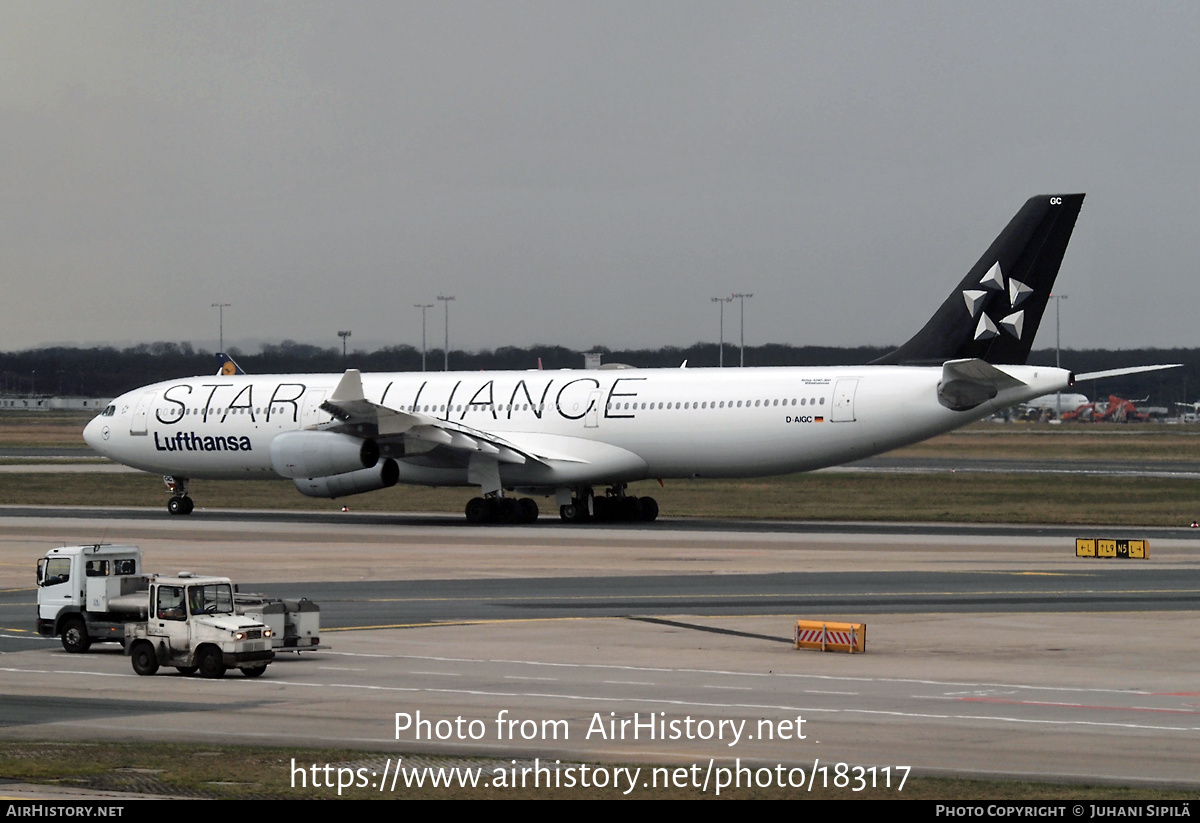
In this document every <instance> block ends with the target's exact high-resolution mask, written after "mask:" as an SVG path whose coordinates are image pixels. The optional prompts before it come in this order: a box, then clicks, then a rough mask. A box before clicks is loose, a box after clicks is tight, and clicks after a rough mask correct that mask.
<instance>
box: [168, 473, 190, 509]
mask: <svg viewBox="0 0 1200 823" xmlns="http://www.w3.org/2000/svg"><path fill="white" fill-rule="evenodd" d="M163 483H165V484H166V486H167V491H168V492H169V493H170V495H171V499H170V500H168V501H167V511H169V512H170V513H171V514H191V513H192V509H194V508H196V504H195V503H194V502H192V498H190V497H188V493H187V486H188V479H187V478H186V477H172V476H171V475H169V474H164V475H163Z"/></svg>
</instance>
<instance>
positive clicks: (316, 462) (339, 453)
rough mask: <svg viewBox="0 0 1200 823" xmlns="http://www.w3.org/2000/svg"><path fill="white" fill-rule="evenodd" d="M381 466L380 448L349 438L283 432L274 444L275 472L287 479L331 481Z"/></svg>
mask: <svg viewBox="0 0 1200 823" xmlns="http://www.w3.org/2000/svg"><path fill="white" fill-rule="evenodd" d="M378 462H379V444H377V443H376V442H375V441H374V440H370V439H367V440H364V439H363V438H361V437H351V436H350V435H348V434H338V433H337V432H320V431H293V432H281V433H280V434H277V435H275V439H274V440H272V441H271V468H273V469H275V471H276V473H277V474H279V475H281V476H283V477H292V478H301V477H327V476H329V475H334V474H345V473H347V472H356V471H359V470H361V469H369V468H371V467H372V466H374V465H375V464H376V463H378Z"/></svg>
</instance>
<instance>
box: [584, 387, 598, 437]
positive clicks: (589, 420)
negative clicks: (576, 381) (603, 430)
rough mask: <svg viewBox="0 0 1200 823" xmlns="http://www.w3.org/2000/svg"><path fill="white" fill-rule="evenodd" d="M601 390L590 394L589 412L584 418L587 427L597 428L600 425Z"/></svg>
mask: <svg viewBox="0 0 1200 823" xmlns="http://www.w3.org/2000/svg"><path fill="white" fill-rule="evenodd" d="M600 403H601V400H600V390H599V389H597V390H596V391H594V392H592V393H591V394H589V395H588V404H587V414H586V415H584V418H583V427H584V428H585V429H595V428H598V427H599V426H600Z"/></svg>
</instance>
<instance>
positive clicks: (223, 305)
mask: <svg viewBox="0 0 1200 823" xmlns="http://www.w3.org/2000/svg"><path fill="white" fill-rule="evenodd" d="M232 305H233V304H232V303H213V304H212V306H213V308H214V309H216V310H217V311H219V312H220V324H221V337H220V347H221V351H222V352H223V351H225V309H226V308H228V307H229V306H232Z"/></svg>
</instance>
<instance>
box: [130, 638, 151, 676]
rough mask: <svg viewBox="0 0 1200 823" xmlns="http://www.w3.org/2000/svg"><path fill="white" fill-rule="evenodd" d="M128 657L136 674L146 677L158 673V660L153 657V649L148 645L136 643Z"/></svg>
mask: <svg viewBox="0 0 1200 823" xmlns="http://www.w3.org/2000/svg"><path fill="white" fill-rule="evenodd" d="M129 657H130V659H131V660H132V661H133V670H134V671H135V672H137V673H138V674H140V675H143V676H148V675H152V674H155V673H157V672H158V658H157V657H155V656H154V647H153V646H151V645H150V644H149V643H138V644H137V645H136V646H134V647H133V650H132V651H131V652H130V653H129Z"/></svg>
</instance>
